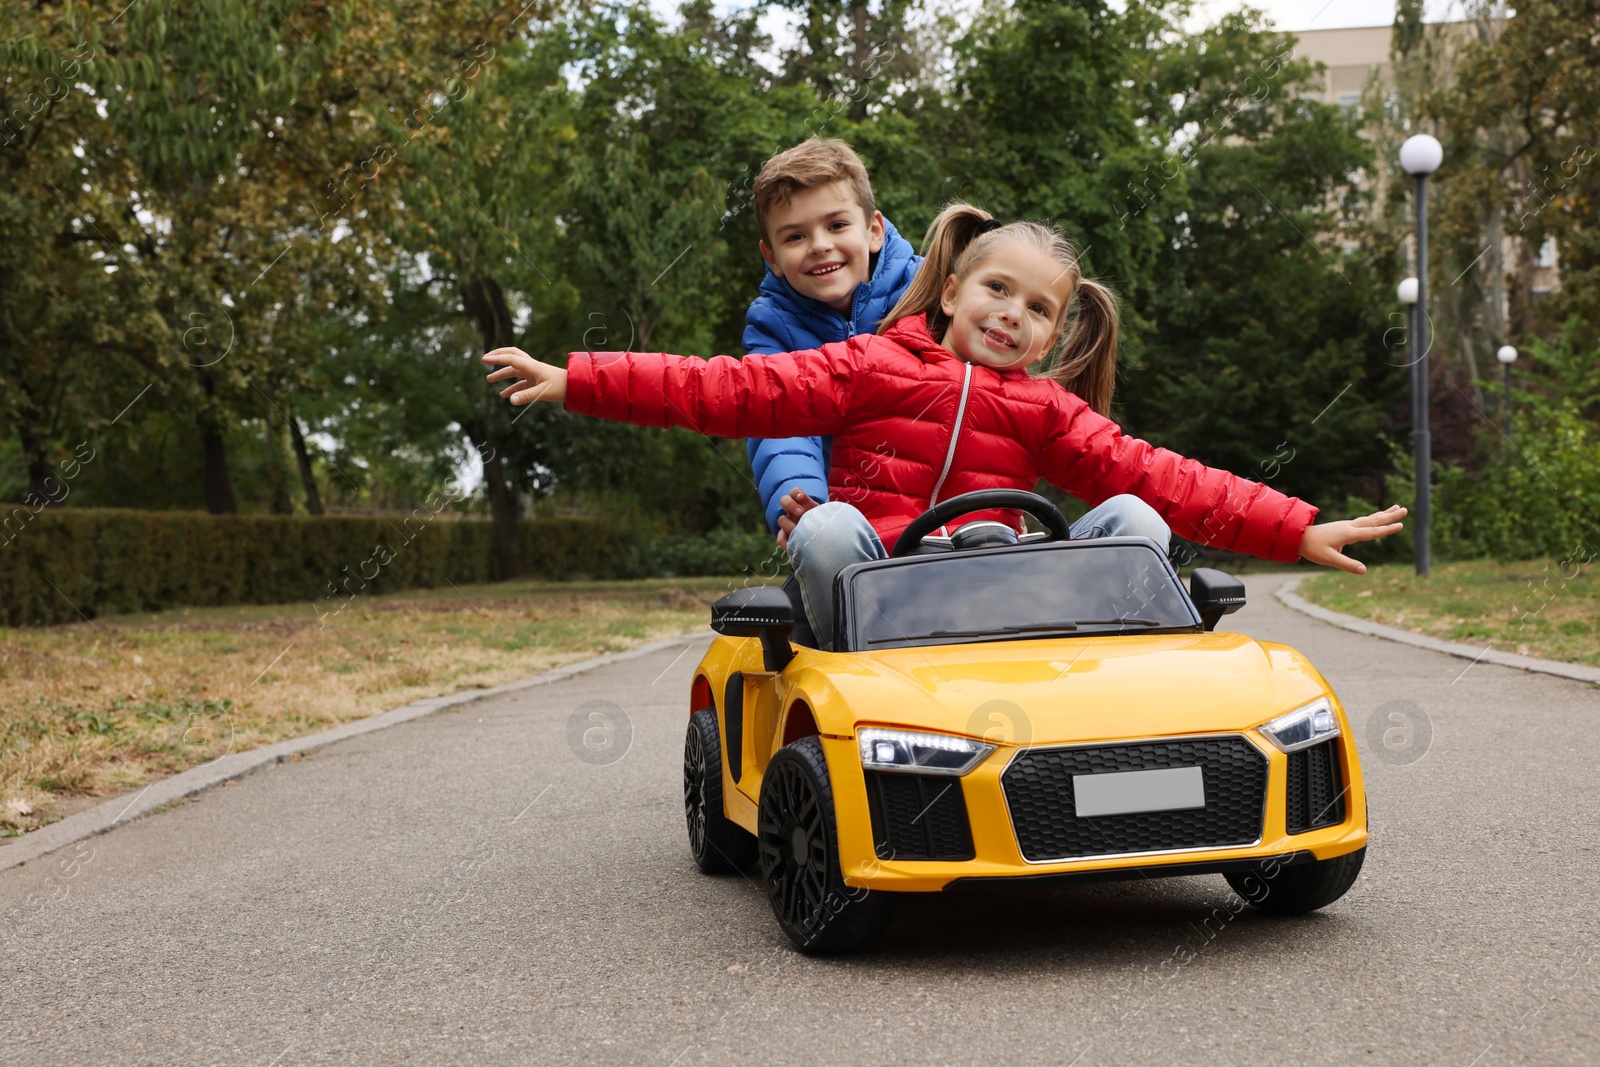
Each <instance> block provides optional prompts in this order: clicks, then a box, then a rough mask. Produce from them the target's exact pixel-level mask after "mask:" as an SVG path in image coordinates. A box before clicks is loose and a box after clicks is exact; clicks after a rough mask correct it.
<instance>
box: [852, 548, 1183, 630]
mask: <svg viewBox="0 0 1600 1067" xmlns="http://www.w3.org/2000/svg"><path fill="white" fill-rule="evenodd" d="M841 582H842V584H843V585H844V586H845V594H846V595H845V596H844V597H843V598H841V602H842V603H845V604H847V608H846V611H847V615H848V623H849V625H848V626H847V627H846V628H845V630H844V632H846V633H848V634H849V635H850V639H849V647H850V649H851V650H854V651H867V650H871V649H879V648H894V647H899V646H904V645H929V644H955V643H961V642H971V641H1004V640H1025V639H1029V638H1039V637H1076V636H1089V635H1105V634H1108V633H1170V632H1173V631H1182V630H1199V629H1200V628H1201V624H1200V619H1199V617H1198V615H1196V614H1195V610H1194V607H1193V605H1192V604H1191V603H1190V600H1189V597H1188V596H1187V595H1186V594H1185V593H1184V591H1183V587H1182V586H1181V585H1180V584H1179V581H1178V577H1177V574H1176V573H1175V572H1174V571H1173V570H1172V567H1171V565H1170V564H1169V563H1168V561H1167V559H1166V557H1165V556H1163V555H1162V554H1161V553H1160V552H1159V551H1158V550H1157V548H1156V546H1155V544H1154V543H1153V542H1149V541H1145V540H1144V539H1142V538H1140V539H1128V540H1120V539H1119V540H1118V541H1108V540H1100V541H1094V542H1089V541H1079V542H1067V543H1054V544H1041V545H1019V546H1017V547H1015V548H996V549H988V550H985V551H981V552H969V553H951V554H947V555H930V556H912V557H908V558H905V559H895V560H884V561H880V562H873V563H866V564H860V565H858V566H855V567H851V568H849V570H847V571H846V572H845V574H844V575H841Z"/></svg>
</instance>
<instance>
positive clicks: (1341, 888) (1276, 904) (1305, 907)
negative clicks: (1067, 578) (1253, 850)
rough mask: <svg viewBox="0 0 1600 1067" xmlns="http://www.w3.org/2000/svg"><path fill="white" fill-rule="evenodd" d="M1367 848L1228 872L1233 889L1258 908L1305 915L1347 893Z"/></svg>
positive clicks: (1358, 871) (1358, 872) (1269, 911)
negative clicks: (1275, 867) (1325, 857)
mask: <svg viewBox="0 0 1600 1067" xmlns="http://www.w3.org/2000/svg"><path fill="white" fill-rule="evenodd" d="M1366 858H1367V850H1366V849H1365V848H1358V849H1356V850H1355V851H1354V852H1350V853H1347V854H1345V855H1343V856H1335V857H1334V858H1333V859H1331V860H1314V861H1312V862H1311V863H1303V864H1297V865H1296V866H1293V867H1279V868H1278V869H1277V871H1276V873H1274V872H1273V868H1272V865H1271V864H1270V863H1268V864H1264V865H1263V866H1262V868H1261V869H1260V870H1256V871H1242V872H1239V873H1237V874H1228V875H1225V876H1224V877H1226V878H1227V879H1228V884H1229V885H1230V886H1232V887H1233V891H1234V892H1235V893H1238V894H1239V895H1240V896H1241V897H1243V898H1244V899H1245V900H1246V901H1247V902H1248V903H1249V904H1250V905H1251V906H1252V907H1254V908H1255V909H1256V910H1257V911H1262V912H1265V913H1267V914H1268V915H1304V914H1306V913H1307V912H1310V911H1316V910H1317V909H1318V908H1325V907H1327V906H1328V905H1329V904H1332V903H1333V902H1334V901H1336V900H1338V899H1339V898H1340V897H1342V896H1344V895H1345V893H1346V892H1347V891H1348V890H1349V889H1350V887H1351V886H1352V885H1354V884H1355V880H1356V875H1358V874H1360V873H1361V864H1362V862H1363V861H1364V860H1365V859H1366Z"/></svg>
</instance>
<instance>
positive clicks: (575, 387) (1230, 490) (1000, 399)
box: [483, 204, 1405, 648]
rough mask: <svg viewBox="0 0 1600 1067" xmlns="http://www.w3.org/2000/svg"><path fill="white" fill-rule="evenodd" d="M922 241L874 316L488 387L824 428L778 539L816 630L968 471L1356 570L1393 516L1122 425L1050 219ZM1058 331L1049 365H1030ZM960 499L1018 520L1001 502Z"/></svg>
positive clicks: (721, 429) (965, 485) (1111, 517)
mask: <svg viewBox="0 0 1600 1067" xmlns="http://www.w3.org/2000/svg"><path fill="white" fill-rule="evenodd" d="M926 245H927V247H926V259H925V260H924V261H923V264H922V267H921V268H920V269H919V270H918V272H917V275H916V278H915V279H914V280H913V281H912V283H911V287H910V288H909V289H907V290H906V293H905V295H904V296H903V297H902V298H901V300H900V302H899V303H898V304H897V305H896V306H895V307H894V309H893V310H891V311H890V312H889V314H888V315H887V316H885V318H884V323H885V325H884V326H883V328H882V329H881V331H880V332H879V333H878V334H862V335H861V336H858V337H853V338H851V339H850V340H848V341H842V342H838V343H834V344H828V345H823V346H822V347H821V348H820V349H814V350H808V351H803V352H790V353H786V354H781V355H776V356H754V355H752V356H746V357H745V358H744V359H742V360H739V359H733V358H730V357H727V356H718V357H716V358H714V359H711V360H700V359H695V358H692V357H691V358H686V357H682V356H671V355H661V354H654V353H638V352H574V353H572V354H571V355H570V356H569V357H568V362H567V368H566V369H565V370H562V369H560V368H558V367H553V366H550V365H548V364H545V363H540V362H538V361H537V360H535V359H533V358H531V357H530V356H528V355H527V354H526V353H524V352H522V351H521V350H520V349H516V348H500V349H496V350H495V351H493V352H490V353H489V354H488V355H486V356H484V357H483V359H484V362H485V363H490V364H500V365H501V366H500V369H498V370H496V371H494V372H493V373H491V374H490V375H489V376H488V380H489V381H491V382H498V381H504V380H507V379H513V378H514V379H517V380H516V381H515V382H513V383H512V384H510V385H509V386H508V387H507V388H505V389H504V390H503V391H502V392H501V393H500V395H501V396H504V397H509V398H510V400H511V403H513V404H527V403H531V402H533V401H536V400H545V401H552V402H562V403H565V405H566V407H567V408H568V410H570V411H576V412H579V413H581V414H586V415H597V416H599V417H601V418H610V419H616V420H619V421H623V422H632V423H636V424H638V425H641V426H686V427H688V428H689V429H692V430H695V431H696V432H698V433H703V434H712V435H716V436H718V437H778V436H790V435H794V434H804V435H831V436H832V437H833V451H832V456H831V470H830V472H829V476H828V482H829V493H830V496H832V497H833V499H832V500H830V501H829V502H828V503H826V504H821V505H817V506H815V507H813V508H811V509H810V510H808V511H806V512H805V513H804V514H803V516H802V517H801V518H800V520H799V522H798V523H797V525H796V527H795V530H794V532H793V533H792V534H791V535H790V539H789V554H790V558H791V560H792V561H793V563H794V568H795V574H796V577H797V578H798V579H799V581H800V587H801V592H802V595H803V597H804V600H805V605H806V614H807V616H808V618H809V620H810V622H811V627H812V630H813V632H814V633H815V634H816V636H817V638H818V641H819V644H820V645H821V647H823V648H831V647H832V629H833V603H832V600H833V580H834V577H835V576H836V575H837V574H838V573H839V571H840V570H841V569H842V568H843V567H845V566H847V565H849V564H851V563H856V562H859V561H862V560H867V559H878V558H882V557H883V556H884V555H885V554H886V550H885V546H889V548H891V549H892V548H893V546H894V543H895V541H896V539H897V538H898V537H899V534H900V531H901V530H903V529H905V527H906V526H907V525H908V524H909V523H910V522H911V520H912V519H914V518H915V517H916V516H918V515H920V514H921V513H922V512H924V511H926V510H927V509H928V508H929V507H931V506H932V505H933V504H935V503H937V502H938V501H940V500H944V499H949V498H951V497H953V496H957V495H959V494H962V493H967V492H971V491H973V490H977V489H995V488H1010V489H1026V490H1031V489H1032V488H1033V487H1034V486H1035V485H1036V484H1037V483H1038V481H1039V479H1040V478H1041V477H1043V478H1045V479H1046V480H1048V481H1049V482H1051V483H1052V484H1054V485H1056V486H1058V487H1059V488H1061V489H1063V490H1065V491H1066V492H1068V493H1071V494H1072V495H1073V496H1076V497H1078V498H1079V499H1081V500H1083V501H1085V502H1087V503H1089V504H1092V505H1101V506H1099V507H1096V508H1095V509H1094V510H1093V511H1091V512H1090V513H1089V514H1088V515H1085V516H1084V517H1083V519H1080V520H1079V522H1078V523H1077V524H1075V525H1074V527H1073V530H1072V535H1073V536H1075V537H1077V536H1107V535H1115V534H1125V533H1135V534H1143V535H1145V536H1148V537H1151V538H1152V539H1154V540H1156V541H1157V543H1159V544H1162V545H1163V546H1164V545H1165V544H1166V542H1167V539H1168V537H1169V525H1168V524H1170V527H1171V528H1176V529H1177V530H1178V531H1179V532H1180V533H1181V534H1182V535H1183V536H1184V537H1186V538H1188V539H1190V540H1193V541H1198V542H1200V543H1202V544H1208V545H1213V546H1215V547H1218V548H1224V549H1229V550H1231V551H1235V552H1244V553H1248V554H1250V555H1254V556H1260V557H1262V558H1265V559H1273V560H1280V561H1284V562H1292V561H1294V560H1295V559H1296V558H1297V557H1304V558H1305V559H1307V560H1310V561H1311V562H1313V563H1321V564H1326V565H1329V566H1335V567H1339V568H1341V569H1343V570H1347V571H1351V572H1352V573H1355V574H1362V573H1365V571H1366V568H1365V567H1364V566H1363V565H1362V564H1361V563H1359V562H1357V561H1356V560H1353V559H1350V558H1349V557H1347V556H1345V555H1344V554H1343V552H1341V549H1342V548H1343V547H1344V546H1345V545H1347V544H1350V543H1352V542H1355V541H1370V540H1374V539H1376V538H1379V537H1386V536H1388V535H1389V534H1392V533H1394V532H1396V531H1397V530H1399V529H1400V527H1401V524H1400V523H1399V522H1398V521H1396V520H1398V519H1399V518H1401V517H1402V516H1403V515H1404V514H1405V509H1404V508H1400V507H1392V508H1390V509H1388V510H1387V511H1383V512H1379V513H1377V514H1374V515H1368V516H1366V517H1364V518H1360V519H1355V520H1353V521H1348V522H1333V523H1325V524H1323V525H1320V526H1313V525H1312V519H1313V518H1315V517H1316V513H1317V509H1316V508H1314V507H1312V506H1311V505H1310V504H1307V503H1305V502H1304V501H1302V500H1297V499H1295V498H1293V497H1288V496H1285V495H1283V494H1282V493H1279V492H1277V491H1276V490H1274V489H1270V488H1268V487H1267V486H1265V485H1261V484H1260V483H1257V482H1251V481H1246V480H1245V479H1242V478H1238V477H1235V476H1234V475H1232V474H1229V473H1227V472H1226V471H1220V470H1214V469H1211V468H1208V467H1205V466H1203V465H1201V464H1199V463H1197V462H1195V461H1194V460H1190V459H1184V458H1183V457H1182V456H1179V455H1177V454H1176V453H1173V452H1169V451H1167V450H1165V449H1159V448H1155V447H1152V446H1151V445H1149V444H1147V443H1146V442H1144V441H1140V440H1137V439H1135V438H1131V437H1125V436H1123V434H1122V432H1121V431H1120V429H1119V428H1118V427H1117V425H1116V423H1114V422H1112V421H1111V420H1110V419H1108V418H1107V417H1106V413H1107V410H1108V409H1109V407H1110V403H1111V388H1112V384H1113V381H1114V379H1115V375H1116V343H1117V311H1116V303H1115V300H1114V298H1113V297H1112V295H1111V293H1110V291H1109V290H1107V289H1106V288H1105V287H1104V286H1101V285H1100V284H1098V283H1097V282H1094V281H1092V280H1090V279H1088V278H1085V277H1083V275H1082V272H1081V271H1080V270H1079V267H1078V257H1077V254H1076V251H1075V250H1074V249H1073V247H1072V244H1071V242H1070V241H1069V240H1068V239H1067V238H1066V236H1065V235H1064V234H1062V233H1061V232H1060V231H1059V230H1056V229H1055V228H1053V227H1050V226H1043V225H1040V224H1038V223H1032V222H1013V223H1010V224H1009V225H1001V224H1000V223H998V222H996V221H995V220H993V219H991V218H990V217H989V216H988V215H987V214H986V213H985V212H983V211H980V210H978V209H977V208H974V207H971V206H969V205H966V204H956V205H952V206H951V207H948V208H946V209H945V210H944V211H943V212H941V213H940V215H939V217H938V218H937V219H935V220H934V223H933V226H932V227H931V228H930V229H929V231H928V240H927V243H926ZM1074 301H1076V304H1077V315H1076V316H1075V317H1074V318H1073V320H1072V322H1071V325H1070V326H1068V325H1067V315H1068V310H1069V308H1070V306H1071V305H1072V304H1073V303H1074ZM1058 343H1059V347H1060V349H1061V352H1060V359H1059V360H1058V362H1057V366H1056V369H1055V370H1054V371H1053V372H1052V373H1051V375H1050V376H1049V377H1035V376H1033V375H1031V374H1029V372H1028V368H1029V367H1030V366H1032V365H1033V364H1035V363H1038V362H1039V361H1040V360H1042V359H1044V358H1045V357H1046V356H1047V355H1049V354H1050V353H1051V351H1052V350H1053V349H1055V348H1056V347H1057V346H1058ZM835 486H838V487H839V489H838V490H837V491H836V490H835V489H834V487H835ZM968 518H969V520H980V519H999V520H1000V521H1003V522H1006V523H1008V524H1009V525H1010V526H1012V527H1013V528H1015V529H1018V530H1019V531H1020V529H1021V525H1020V518H1019V516H1017V515H1016V514H1015V513H1008V512H998V513H997V512H989V513H977V514H975V515H972V516H969V517H968ZM1163 520H1164V521H1163Z"/></svg>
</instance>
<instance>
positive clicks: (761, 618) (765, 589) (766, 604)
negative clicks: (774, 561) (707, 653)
mask: <svg viewBox="0 0 1600 1067" xmlns="http://www.w3.org/2000/svg"><path fill="white" fill-rule="evenodd" d="M711 628H712V629H713V630H715V631H716V632H717V633H719V634H721V635H722V636H724V637H759V638H761V652H762V661H763V662H762V666H763V667H764V668H765V669H766V670H769V671H772V672H773V673H777V672H778V671H781V670H783V669H784V668H785V667H787V666H788V665H789V661H790V660H792V659H794V646H792V645H791V644H790V643H789V635H790V634H792V633H794V606H793V605H792V604H791V603H790V602H789V594H788V593H785V592H784V591H783V590H782V589H781V588H780V587H778V586H775V585H756V586H751V587H749V588H747V589H736V590H734V591H733V592H731V593H729V594H728V595H727V596H725V597H723V598H722V599H721V600H718V601H717V602H716V603H715V604H713V605H711Z"/></svg>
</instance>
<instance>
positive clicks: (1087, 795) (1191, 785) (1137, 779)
mask: <svg viewBox="0 0 1600 1067" xmlns="http://www.w3.org/2000/svg"><path fill="white" fill-rule="evenodd" d="M1072 796H1073V805H1074V808H1075V810H1076V812H1077V815H1078V818H1080V819H1082V818H1088V817H1091V816H1095V815H1127V814H1130V813H1132V812H1139V811H1182V810H1184V809H1186V808H1203V807H1205V806H1206V779H1205V771H1204V770H1203V769H1202V768H1199V767H1164V768H1162V769H1161V770H1158V771H1113V772H1110V773H1107V774H1075V775H1073V776H1072Z"/></svg>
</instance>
